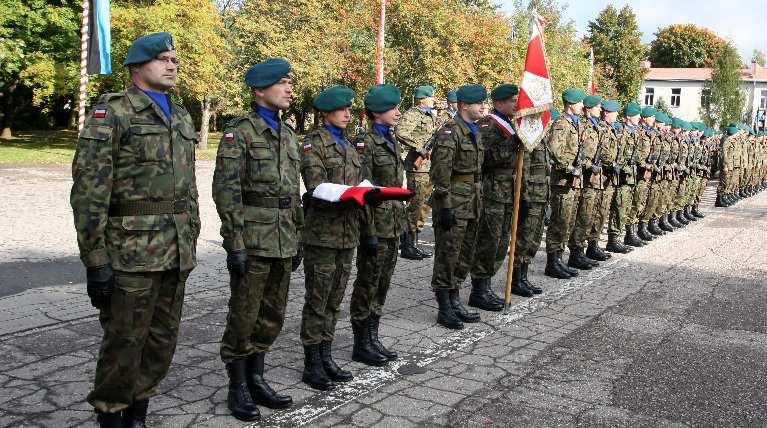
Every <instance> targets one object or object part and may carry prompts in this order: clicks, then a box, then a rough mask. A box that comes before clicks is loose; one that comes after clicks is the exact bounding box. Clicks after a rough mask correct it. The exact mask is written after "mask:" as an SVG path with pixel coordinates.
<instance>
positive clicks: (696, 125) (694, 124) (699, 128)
mask: <svg viewBox="0 0 767 428" xmlns="http://www.w3.org/2000/svg"><path fill="white" fill-rule="evenodd" d="M690 126H691V127H692V129H693V131H703V130H704V129H706V125H704V124H703V123H701V122H690Z"/></svg>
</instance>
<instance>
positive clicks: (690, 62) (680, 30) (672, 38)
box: [649, 24, 727, 68]
mask: <svg viewBox="0 0 767 428" xmlns="http://www.w3.org/2000/svg"><path fill="white" fill-rule="evenodd" d="M726 43H727V42H726V41H725V40H724V39H722V38H721V37H719V36H717V35H716V34H715V33H714V32H713V31H711V30H709V29H708V28H698V27H696V26H695V25H693V24H676V25H669V26H668V27H664V28H661V29H660V30H658V32H657V33H655V40H653V41H652V43H651V44H650V57H649V59H650V62H651V63H652V65H653V67H681V68H701V67H711V66H712V65H713V64H714V61H715V60H716V58H717V57H718V56H719V54H720V53H721V52H722V49H723V48H724V45H725V44H726Z"/></svg>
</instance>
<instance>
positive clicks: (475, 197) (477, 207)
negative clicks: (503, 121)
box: [431, 116, 484, 290]
mask: <svg viewBox="0 0 767 428" xmlns="http://www.w3.org/2000/svg"><path fill="white" fill-rule="evenodd" d="M483 156H484V147H483V145H482V141H481V139H480V137H479V135H474V134H472V133H471V131H470V130H469V127H468V126H467V125H466V123H465V122H464V121H463V119H461V118H459V117H458V116H456V118H455V120H454V121H453V122H450V123H448V124H446V125H445V126H443V127H442V128H441V129H440V130H439V132H438V133H437V140H436V143H435V146H434V151H433V154H432V163H433V167H432V168H431V180H432V182H433V183H434V197H433V198H432V209H433V210H434V212H439V211H440V210H441V209H442V208H452V209H454V210H455V217H456V221H457V223H456V224H455V225H454V226H453V227H452V228H450V230H445V229H444V228H442V227H440V225H439V219H437V221H436V227H435V228H434V234H435V241H436V242H435V243H436V249H435V255H434V269H433V274H432V278H431V286H432V288H433V289H434V290H437V289H448V290H459V289H460V285H461V283H462V282H463V280H464V279H465V277H466V274H467V273H468V271H469V269H470V267H471V266H470V264H471V261H472V259H473V255H474V250H475V243H476V238H477V230H478V219H479V215H480V212H481V209H482V190H481V189H482V188H481V186H482V182H481V181H480V174H481V173H482V162H483Z"/></svg>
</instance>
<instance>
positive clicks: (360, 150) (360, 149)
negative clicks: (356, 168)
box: [357, 141, 365, 152]
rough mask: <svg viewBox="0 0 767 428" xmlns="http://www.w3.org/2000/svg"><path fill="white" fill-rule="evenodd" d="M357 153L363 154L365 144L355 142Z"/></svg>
mask: <svg viewBox="0 0 767 428" xmlns="http://www.w3.org/2000/svg"><path fill="white" fill-rule="evenodd" d="M357 151H358V152H363V151H365V143H364V142H362V141H359V142H357Z"/></svg>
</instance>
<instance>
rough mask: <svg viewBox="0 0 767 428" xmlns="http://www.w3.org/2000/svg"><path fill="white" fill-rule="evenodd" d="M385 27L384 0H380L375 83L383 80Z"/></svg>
mask: <svg viewBox="0 0 767 428" xmlns="http://www.w3.org/2000/svg"><path fill="white" fill-rule="evenodd" d="M385 27H386V0H381V11H380V14H379V15H378V36H377V37H376V84H378V85H380V84H382V83H383V82H384V36H385V32H384V29H385Z"/></svg>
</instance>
